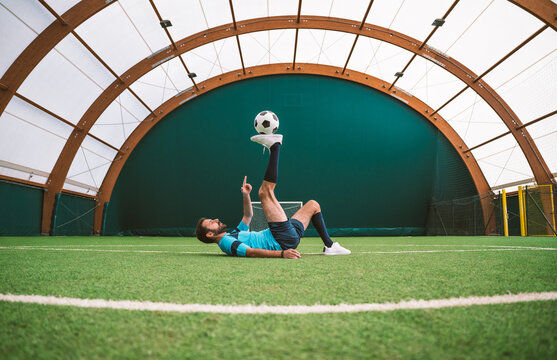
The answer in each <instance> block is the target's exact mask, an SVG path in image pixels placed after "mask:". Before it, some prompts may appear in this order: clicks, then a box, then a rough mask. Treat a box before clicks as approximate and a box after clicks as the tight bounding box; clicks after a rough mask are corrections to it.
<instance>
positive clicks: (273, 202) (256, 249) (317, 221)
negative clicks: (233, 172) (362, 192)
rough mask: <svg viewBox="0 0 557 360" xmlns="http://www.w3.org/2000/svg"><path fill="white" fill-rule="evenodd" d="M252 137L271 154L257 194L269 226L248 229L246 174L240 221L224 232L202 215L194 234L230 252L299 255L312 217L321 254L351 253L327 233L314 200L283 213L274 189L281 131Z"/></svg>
mask: <svg viewBox="0 0 557 360" xmlns="http://www.w3.org/2000/svg"><path fill="white" fill-rule="evenodd" d="M251 140H252V141H254V142H257V143H259V144H261V145H263V146H265V147H266V148H268V149H269V150H270V154H271V155H270V157H269V164H268V165H267V170H266V171H265V176H264V180H263V184H262V185H261V187H260V188H259V198H260V200H261V206H262V208H263V213H264V214H265V218H266V219H267V222H268V224H269V228H268V229H266V230H263V231H258V232H251V231H249V224H250V222H251V218H252V217H253V209H252V206H251V199H250V192H251V189H252V187H251V185H250V184H248V183H247V182H246V180H247V177H244V183H243V185H242V197H243V202H244V216H243V218H242V221H241V222H240V224H239V225H238V226H237V227H236V228H235V229H234V230H233V231H231V232H226V225H225V224H223V223H222V222H220V221H219V219H206V218H201V219H199V221H198V222H197V227H196V229H195V234H196V236H197V238H198V239H199V240H201V241H202V242H204V243H208V244H210V243H217V244H218V245H219V247H220V248H221V250H222V251H224V252H225V253H227V254H228V255H232V256H249V257H277V258H279V257H280V258H287V259H298V258H300V253H299V252H298V251H296V250H295V249H296V248H297V247H298V244H299V243H300V239H301V238H302V237H303V236H304V231H305V230H306V229H307V227H308V225H309V222H310V220H311V223H312V224H313V226H315V229H316V230H317V232H318V233H319V236H320V237H321V239H322V240H323V243H324V244H325V247H324V248H323V254H324V255H348V254H350V250H348V249H345V248H343V247H342V246H340V244H339V243H338V242H335V243H333V241H332V240H331V238H330V237H329V234H328V232H327V228H326V227H325V222H324V221H323V215H322V214H321V207H320V206H319V203H317V201H315V200H310V201H308V202H307V203H306V204H305V205H304V206H302V208H301V209H300V210H298V211H297V212H296V213H295V214H294V215H293V216H292V217H291V218H290V219H288V217H287V216H286V214H285V213H284V210H283V209H282V206H281V205H280V203H279V202H278V200H277V198H276V197H275V191H274V190H275V186H276V185H277V178H278V162H279V154H280V146H281V144H282V135H278V134H271V135H256V136H253V137H252V138H251Z"/></svg>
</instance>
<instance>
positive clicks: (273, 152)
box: [259, 142, 288, 222]
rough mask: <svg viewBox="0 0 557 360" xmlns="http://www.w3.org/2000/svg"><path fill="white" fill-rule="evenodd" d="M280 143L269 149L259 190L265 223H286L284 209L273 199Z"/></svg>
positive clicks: (286, 218)
mask: <svg viewBox="0 0 557 360" xmlns="http://www.w3.org/2000/svg"><path fill="white" fill-rule="evenodd" d="M280 145H281V144H280V143H279V142H277V143H274V144H273V145H272V146H270V147H269V150H270V156H269V163H268V164H267V169H266V170H265V176H264V177H263V179H264V180H263V183H262V184H261V187H260V188H259V199H260V200H261V207H262V208H263V213H264V214H265V218H266V219H267V222H279V221H286V220H288V217H287V216H286V214H285V212H284V209H283V208H282V206H281V205H280V203H279V202H278V200H277V198H276V197H275V187H276V185H277V180H278V164H279V157H280Z"/></svg>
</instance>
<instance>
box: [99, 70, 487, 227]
mask: <svg viewBox="0 0 557 360" xmlns="http://www.w3.org/2000/svg"><path fill="white" fill-rule="evenodd" d="M289 65H291V64H272V65H260V66H256V67H252V68H246V70H247V71H248V72H247V75H246V76H238V74H239V73H240V74H241V73H242V71H241V69H239V70H236V71H231V72H228V73H226V74H222V75H219V76H216V77H213V78H211V79H209V80H206V81H204V82H202V83H200V84H199V87H200V88H203V89H204V92H203V94H205V93H207V92H209V91H211V90H214V89H216V88H219V87H221V86H223V85H227V84H230V83H233V82H236V81H242V80H245V79H251V78H255V77H260V76H268V75H277V74H312V75H321V76H328V77H333V78H338V79H344V80H349V81H352V82H356V83H359V84H362V85H365V86H369V87H371V88H374V89H376V90H379V91H381V92H383V93H386V94H389V95H391V96H393V97H395V98H396V99H397V100H399V101H401V102H402V103H404V104H406V105H407V106H409V107H411V108H412V109H414V110H416V111H417V112H418V113H420V114H421V115H422V116H423V117H424V118H425V119H426V120H427V121H429V122H430V123H432V124H433V125H434V126H435V127H436V128H437V129H439V131H440V132H441V133H442V134H443V135H444V136H445V137H446V138H447V139H448V140H449V141H450V143H451V144H452V145H453V147H454V148H455V150H456V151H457V152H458V154H459V155H460V157H461V159H462V161H463V162H464V164H465V165H466V167H467V168H468V171H469V172H470V175H471V176H472V179H473V180H474V184H475V186H476V189H477V191H478V193H479V194H488V193H490V187H489V184H488V183H487V181H486V179H485V177H484V175H483V173H482V171H481V169H480V167H479V166H478V163H477V162H476V160H475V159H474V157H473V156H472V154H470V153H464V151H466V150H467V149H468V148H467V146H466V144H464V141H462V139H461V138H460V136H459V135H458V134H457V133H456V131H455V130H454V129H453V128H452V127H451V126H450V125H449V124H448V123H447V122H446V121H445V120H444V119H443V118H442V117H441V116H439V115H436V116H435V117H430V116H428V115H427V113H425V112H424V110H429V111H432V108H430V107H429V106H427V105H426V104H425V103H423V102H422V101H420V100H419V99H417V98H416V97H414V96H411V95H408V94H405V93H403V92H398V93H397V92H394V93H393V92H391V91H389V90H387V88H388V86H389V84H388V83H386V82H384V81H382V80H380V79H377V78H375V77H373V76H370V75H366V74H364V73H360V72H356V71H350V72H349V74H350V75H346V74H348V73H346V74H345V75H343V74H342V73H340V72H339V71H338V68H337V67H333V66H328V65H318V64H297V67H296V69H291V68H290V66H289ZM298 67H300V69H298ZM196 96H197V93H196V92H195V91H189V92H186V93H183V94H181V95H179V96H175V97H173V98H171V99H169V100H168V101H166V102H165V103H164V104H162V105H161V106H159V107H158V108H157V109H156V111H155V113H157V114H161V115H160V116H158V117H157V118H153V117H152V116H148V117H147V118H146V119H145V120H144V121H143V122H142V123H141V124H140V125H139V126H138V127H137V128H136V129H135V130H134V132H133V133H132V134H131V135H130V136H129V137H128V139H127V140H126V141H125V142H124V144H123V145H122V149H125V153H123V154H121V155H120V154H119V155H117V156H116V158H115V160H114V161H113V162H112V164H111V166H110V168H109V170H108V172H107V174H106V176H105V178H104V181H103V183H102V185H101V187H100V190H99V193H98V195H97V196H98V201H99V202H100V205H101V206H98V207H97V210H96V211H95V233H96V234H100V232H101V223H102V217H103V208H104V203H106V202H108V201H109V200H110V197H111V196H112V190H113V189H114V185H115V184H116V180H117V179H118V176H119V174H120V171H121V170H122V167H123V166H124V164H125V162H126V161H127V159H128V158H129V156H130V154H131V152H132V151H133V150H134V149H135V147H136V146H137V144H138V143H139V142H140V141H141V139H142V138H143V137H144V136H145V135H146V134H147V133H148V132H149V130H151V128H152V127H153V126H155V124H157V123H158V122H159V121H161V120H162V119H163V118H164V117H165V116H166V115H167V114H169V113H171V112H172V111H173V110H174V109H176V108H177V107H179V106H180V105H181V104H183V103H184V101H188V100H189V99H190V98H192V97H196ZM484 205H485V208H484V214H485V215H486V217H485V220H486V222H487V220H488V218H487V214H489V213H490V211H489V208H488V207H489V204H488V202H486V203H485V204H484Z"/></svg>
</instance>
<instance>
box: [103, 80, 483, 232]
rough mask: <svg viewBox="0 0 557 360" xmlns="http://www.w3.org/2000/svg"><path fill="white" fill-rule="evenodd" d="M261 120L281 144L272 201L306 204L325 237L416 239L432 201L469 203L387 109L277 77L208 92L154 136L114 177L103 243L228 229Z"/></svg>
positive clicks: (260, 169)
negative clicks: (343, 232) (269, 122)
mask: <svg viewBox="0 0 557 360" xmlns="http://www.w3.org/2000/svg"><path fill="white" fill-rule="evenodd" d="M261 110H272V111H274V112H275V113H276V114H277V115H278V117H279V119H280V121H281V122H280V129H279V131H278V132H279V133H281V134H283V135H284V142H283V147H282V150H281V157H280V170H279V183H278V186H277V189H276V195H277V198H278V199H279V200H283V201H288V200H302V201H307V200H309V199H316V200H317V201H319V202H320V203H321V205H322V209H323V213H324V215H325V220H326V223H327V226H328V227H329V228H333V229H335V228H336V229H347V228H349V229H354V228H356V229H363V230H362V231H361V232H360V233H375V234H387V233H391V234H409V233H411V234H419V233H423V232H424V227H425V221H426V216H427V205H428V203H429V202H430V201H431V200H432V199H434V198H435V199H436V200H439V199H449V198H453V197H455V195H456V196H470V195H473V194H475V193H476V192H475V189H474V187H473V183H472V181H471V179H470V176H469V174H468V172H467V170H466V168H465V167H464V164H463V163H462V161H461V160H460V158H459V157H458V154H457V153H456V152H455V151H454V149H452V147H451V146H450V144H449V143H448V141H447V140H446V139H445V138H444V137H443V136H442V135H441V134H440V133H439V132H438V130H437V129H435V128H434V127H433V126H432V125H430V124H429V123H428V122H427V121H426V120H425V119H424V118H423V117H422V116H421V115H419V114H418V113H416V112H415V111H413V110H412V109H410V108H409V107H407V106H405V105H404V104H402V103H401V102H399V101H398V100H396V99H394V98H392V97H390V96H388V95H385V94H383V93H381V92H378V91H376V90H374V89H370V88H368V87H365V86H362V85H359V84H355V83H352V82H348V81H344V80H339V79H333V78H326V77H319V76H311V75H281V76H272V77H265V78H256V79H251V80H245V81H241V82H237V83H234V84H231V85H228V86H225V87H222V88H219V89H216V90H214V91H211V92H210V93H208V94H206V95H203V96H200V97H198V98H195V99H193V100H191V101H189V102H188V103H186V104H184V105H182V106H181V107H180V108H178V109H176V110H175V111H173V112H172V113H171V114H169V115H167V116H166V117H165V118H164V119H163V121H161V122H160V123H158V124H157V125H156V126H154V127H153V129H152V130H151V131H150V132H149V133H148V134H147V135H146V136H145V137H144V138H143V140H142V141H141V143H140V144H138V146H137V147H136V149H135V150H134V152H133V153H132V154H131V156H130V158H129V160H128V161H127V162H126V164H125V166H124V167H123V169H122V172H121V174H120V176H119V178H118V181H117V183H116V186H115V188H114V191H113V194H112V198H111V201H110V204H109V206H108V208H107V213H106V228H105V233H106V234H114V233H119V232H122V231H125V230H132V229H134V230H136V233H159V232H160V233H164V232H165V231H167V230H168V229H182V230H183V229H184V228H186V229H187V230H186V231H185V232H186V233H187V232H188V231H191V228H193V227H194V226H195V224H196V222H197V219H198V218H199V217H201V216H205V217H219V219H221V220H222V221H223V222H225V223H227V224H229V225H235V224H236V223H237V222H238V221H239V220H240V218H241V216H242V203H241V195H240V191H239V188H240V185H241V182H242V180H243V177H244V175H247V176H248V181H249V182H250V183H251V184H252V185H254V191H253V192H252V200H254V201H256V200H258V199H257V189H258V187H259V184H260V183H261V180H262V177H263V173H264V171H265V167H266V165H267V159H268V153H266V154H262V148H261V146H260V145H257V144H255V143H252V142H251V141H249V137H250V136H252V135H254V134H255V130H254V129H253V119H254V117H255V115H256V114H257V113H258V112H259V111H261ZM140 229H147V230H146V231H141V230H140ZM161 229H164V230H161ZM182 233H183V232H182Z"/></svg>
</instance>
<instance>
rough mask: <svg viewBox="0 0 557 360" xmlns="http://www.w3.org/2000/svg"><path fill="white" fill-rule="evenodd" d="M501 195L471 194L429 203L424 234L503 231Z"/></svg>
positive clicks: (498, 233)
mask: <svg viewBox="0 0 557 360" xmlns="http://www.w3.org/2000/svg"><path fill="white" fill-rule="evenodd" d="M502 225H503V213H502V206H501V198H500V196H497V195H492V194H489V195H483V196H477V195H476V196H471V197H466V198H461V199H454V200H447V201H438V202H434V203H431V204H430V205H429V207H428V214H427V222H426V235H474V236H478V235H503V226H502Z"/></svg>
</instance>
